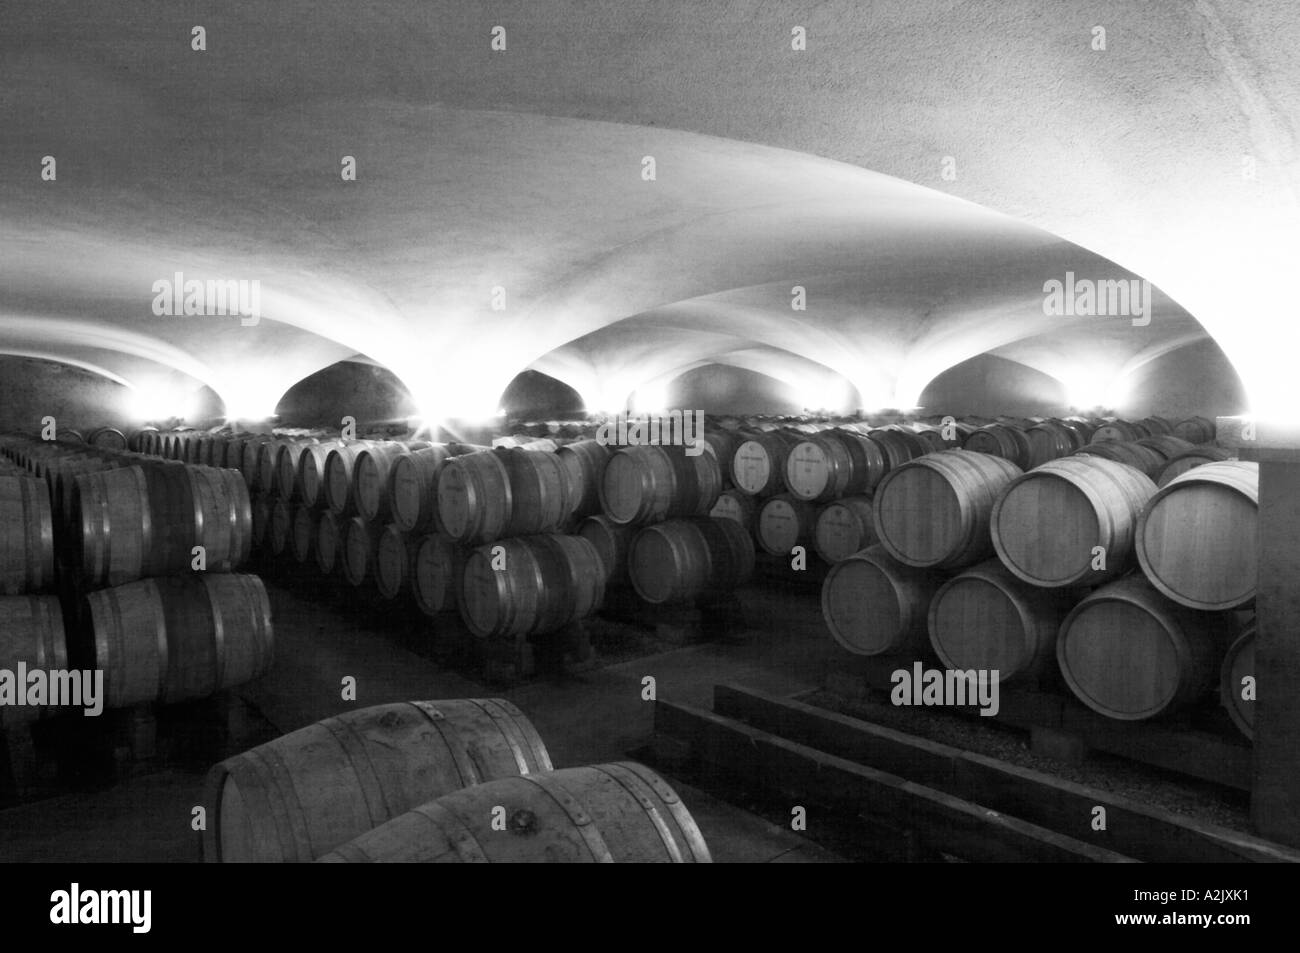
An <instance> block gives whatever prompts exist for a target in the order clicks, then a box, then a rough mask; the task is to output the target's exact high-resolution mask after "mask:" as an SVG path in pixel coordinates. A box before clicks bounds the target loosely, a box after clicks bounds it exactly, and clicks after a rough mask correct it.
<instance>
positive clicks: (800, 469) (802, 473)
mask: <svg viewBox="0 0 1300 953" xmlns="http://www.w3.org/2000/svg"><path fill="white" fill-rule="evenodd" d="M829 471H830V468H829V466H828V465H827V462H826V451H824V450H823V449H822V448H821V447H819V446H817V444H815V443H809V442H805V443H800V444H798V445H797V446H796V447H795V448H794V450H792V451H791V452H790V456H789V457H788V458H786V463H785V475H786V480H787V483H788V485H789V487H790V492H791V493H794V494H795V495H797V496H800V497H803V498H804V499H812V498H813V497H815V496H817V495H818V494H819V493H821V492H822V491H823V490H825V489H826V481H827V480H828V479H829V478H830V472H829Z"/></svg>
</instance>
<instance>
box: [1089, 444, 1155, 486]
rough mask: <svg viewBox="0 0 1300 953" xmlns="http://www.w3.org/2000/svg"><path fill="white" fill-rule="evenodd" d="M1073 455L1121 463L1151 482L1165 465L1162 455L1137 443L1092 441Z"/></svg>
mask: <svg viewBox="0 0 1300 953" xmlns="http://www.w3.org/2000/svg"><path fill="white" fill-rule="evenodd" d="M1075 455H1077V456H1081V457H1103V458H1105V459H1107V460H1114V461H1115V462H1116V463H1123V464H1126V465H1128V466H1130V467H1132V468H1133V469H1135V470H1140V471H1142V472H1143V473H1145V474H1146V475H1147V476H1148V477H1150V478H1151V479H1152V480H1153V481H1154V480H1155V478H1156V477H1158V476H1159V475H1160V471H1161V469H1162V468H1163V467H1164V465H1165V457H1164V454H1162V453H1159V452H1157V451H1156V450H1153V449H1151V448H1150V447H1144V446H1143V445H1142V444H1140V443H1137V442H1131V443H1130V442H1121V441H1116V440H1106V441H1102V442H1101V443H1097V442H1096V441H1094V442H1092V443H1090V444H1088V446H1086V447H1084V448H1082V449H1081V450H1077V451H1075Z"/></svg>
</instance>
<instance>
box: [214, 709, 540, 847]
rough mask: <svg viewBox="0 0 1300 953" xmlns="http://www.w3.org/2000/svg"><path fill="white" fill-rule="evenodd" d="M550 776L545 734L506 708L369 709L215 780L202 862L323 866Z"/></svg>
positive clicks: (220, 770)
mask: <svg viewBox="0 0 1300 953" xmlns="http://www.w3.org/2000/svg"><path fill="white" fill-rule="evenodd" d="M550 769H551V759H550V755H549V754H548V753H547V751H546V746H545V745H544V744H543V743H542V739H541V738H540V737H539V736H538V734H537V731H536V729H534V728H533V726H532V723H531V722H529V720H528V719H527V718H526V717H525V716H524V715H523V713H522V712H520V711H519V709H518V708H516V707H515V706H514V705H512V704H511V703H510V702H508V701H505V700H504V699H499V698H495V699H489V698H484V699H476V698H457V699H451V700H446V701H412V702H398V703H394V704H389V705H377V706H374V707H371V708H363V709H361V710H359V711H352V712H348V713H346V714H343V715H338V716H335V717H333V718H326V719H325V720H324V721H319V722H317V723H315V724H313V725H308V726H307V727H305V728H300V729H298V730H297V731H293V732H290V733H289V734H287V735H284V736H283V737H280V738H277V739H276V740H275V741H271V742H267V743H266V744H263V745H259V746H258V747H256V748H253V749H251V750H249V751H246V752H244V753H243V754H240V755H236V756H235V757H233V758H229V759H227V760H225V761H223V762H221V764H218V765H217V766H215V767H214V768H213V769H212V770H211V771H209V772H208V776H207V779H206V782H205V784H204V793H203V804H204V806H205V807H206V809H207V814H208V827H207V830H206V831H205V832H204V835H203V859H204V860H205V861H207V862H209V863H221V862H227V863H229V862H235V861H260V862H269V863H276V862H295V861H298V862H301V861H311V860H315V859H316V858H318V857H321V856H322V855H324V854H326V853H328V852H329V851H330V850H332V849H334V848H335V847H338V846H340V845H341V844H345V843H347V842H348V841H349V840H351V839H352V838H354V837H357V836H359V835H361V834H364V833H365V832H366V831H369V830H372V829H373V828H376V827H379V826H380V825H382V824H384V823H385V822H387V821H389V820H391V819H392V818H394V817H398V816H400V815H401V814H403V813H405V812H406V811H409V810H411V809H412V808H414V807H417V806H418V805H420V804H423V803H424V802H426V801H428V800H430V799H432V798H436V797H439V796H440V795H443V794H447V793H450V792H452V791H457V790H460V789H461V788H466V787H469V786H471V785H480V784H482V783H484V782H487V781H491V780H494V779H496V778H501V777H506V776H509V775H518V774H530V773H533V772H537V771H549V770H550Z"/></svg>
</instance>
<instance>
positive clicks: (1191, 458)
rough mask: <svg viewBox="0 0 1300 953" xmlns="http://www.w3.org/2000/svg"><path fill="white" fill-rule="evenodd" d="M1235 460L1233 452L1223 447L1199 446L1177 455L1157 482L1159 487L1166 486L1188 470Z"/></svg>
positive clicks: (1170, 459) (1171, 458) (1172, 458)
mask: <svg viewBox="0 0 1300 953" xmlns="http://www.w3.org/2000/svg"><path fill="white" fill-rule="evenodd" d="M1232 459H1234V457H1233V455H1232V451H1231V450H1224V449H1223V448H1222V447H1210V446H1199V447H1192V449H1190V450H1185V451H1183V452H1182V453H1179V454H1175V455H1174V456H1172V457H1170V458H1169V460H1168V461H1167V462H1166V463H1165V465H1164V468H1163V469H1162V470H1161V471H1160V479H1158V480H1157V481H1156V485H1157V486H1162V487H1163V486H1166V485H1168V484H1169V483H1171V482H1172V481H1173V480H1174V479H1175V478H1176V477H1180V476H1182V475H1183V474H1184V473H1186V472H1187V471H1188V470H1193V469H1195V468H1196V467H1199V466H1203V465H1204V464H1207V463H1218V462H1220V461H1222V460H1232Z"/></svg>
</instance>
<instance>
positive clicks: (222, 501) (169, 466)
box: [0, 438, 252, 589]
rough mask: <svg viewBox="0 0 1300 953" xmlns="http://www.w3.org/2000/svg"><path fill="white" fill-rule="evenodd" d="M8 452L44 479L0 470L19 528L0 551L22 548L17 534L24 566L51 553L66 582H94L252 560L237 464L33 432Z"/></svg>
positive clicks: (7, 534) (225, 567) (1, 495)
mask: <svg viewBox="0 0 1300 953" xmlns="http://www.w3.org/2000/svg"><path fill="white" fill-rule="evenodd" d="M4 450H5V452H6V453H8V454H10V455H11V456H12V457H14V458H16V459H20V460H22V461H23V462H24V466H25V468H26V469H27V471H28V472H29V473H31V474H33V475H36V476H37V477H38V478H40V479H41V480H43V486H42V484H41V482H39V481H33V480H26V481H22V480H19V479H17V478H8V479H6V478H3V477H0V501H4V502H3V503H0V506H7V507H8V508H9V509H10V510H11V511H12V512H13V515H14V517H15V519H14V523H13V524H12V527H20V528H7V529H5V530H4V531H3V533H2V534H0V555H2V554H3V553H4V552H5V551H6V549H8V548H12V549H14V550H15V551H17V550H19V549H20V547H19V546H18V545H16V544H14V543H13V542H11V540H12V539H17V538H19V537H20V536H21V537H22V538H24V539H26V543H25V544H24V545H23V546H22V547H21V550H22V552H25V553H26V564H27V566H28V568H29V571H30V569H31V567H33V566H43V565H44V564H45V560H46V559H47V558H48V556H47V552H48V554H51V555H52V556H53V557H54V559H55V560H56V561H57V564H58V568H59V570H60V572H61V573H62V574H63V575H64V577H65V578H66V579H67V581H68V582H69V583H70V584H71V585H73V586H74V587H76V588H79V589H95V588H99V587H103V586H117V585H121V584H123V583H126V582H131V581H134V580H137V579H142V578H149V577H154V576H163V575H169V574H173V573H188V572H191V571H193V570H195V569H201V570H204V571H207V572H234V571H236V570H238V569H239V568H240V567H241V566H242V565H243V564H244V563H245V562H247V560H248V557H249V553H250V549H251V545H252V509H251V504H250V500H249V496H248V490H247V488H246V487H245V486H244V483H243V481H242V480H241V479H240V478H239V475H238V474H237V473H235V472H234V471H231V470H225V469H218V468H215V467H207V466H195V465H190V464H184V463H180V462H176V461H163V460H157V459H153V458H150V457H148V456H145V455H142V454H137V453H132V452H128V451H109V450H94V451H87V452H77V451H75V450H72V449H70V448H69V447H68V446H66V445H59V444H57V443H54V442H43V441H35V440H26V441H19V440H14V439H12V438H11V439H8V440H6V441H5V445H4ZM33 484H35V486H33ZM38 488H39V489H38ZM41 490H43V491H45V497H44V504H42V501H41V496H42V493H41ZM46 507H48V517H47V516H46V512H45V508H46ZM20 519H21V521H22V522H21V523H20V522H19V520H20ZM46 539H48V540H49V543H48V549H47V548H46V545H45V542H44V541H45V540H46ZM37 540H40V541H41V548H40V551H39V556H38V550H37V547H36V546H35V542H36V541H37ZM200 548H201V549H200ZM200 552H201V558H200V556H199V555H198V554H199V553H200ZM17 558H18V556H17V555H15V557H14V559H15V561H16V559H17ZM0 565H5V563H2V562H0ZM42 572H43V570H42Z"/></svg>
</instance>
